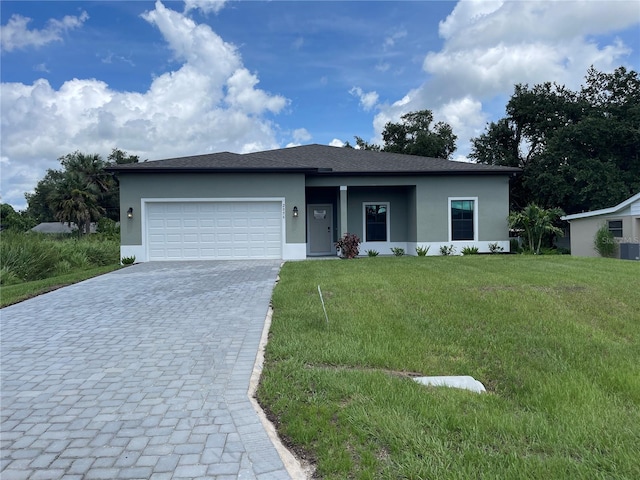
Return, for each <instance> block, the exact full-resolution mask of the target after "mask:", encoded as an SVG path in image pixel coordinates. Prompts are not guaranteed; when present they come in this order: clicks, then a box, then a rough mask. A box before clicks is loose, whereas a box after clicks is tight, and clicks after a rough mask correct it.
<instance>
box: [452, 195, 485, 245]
mask: <svg viewBox="0 0 640 480" xmlns="http://www.w3.org/2000/svg"><path fill="white" fill-rule="evenodd" d="M459 200H472V201H473V240H453V218H451V202H455V201H459ZM447 205H448V211H447V218H448V222H449V227H448V228H449V241H450V242H452V243H465V242H477V241H478V210H479V204H478V197H449V201H448V202H447Z"/></svg>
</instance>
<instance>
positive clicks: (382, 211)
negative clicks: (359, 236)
mask: <svg viewBox="0 0 640 480" xmlns="http://www.w3.org/2000/svg"><path fill="white" fill-rule="evenodd" d="M364 240H365V242H387V241H389V203H388V202H378V203H373V202H370V203H365V204H364Z"/></svg>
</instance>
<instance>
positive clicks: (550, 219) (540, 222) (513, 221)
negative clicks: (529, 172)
mask: <svg viewBox="0 0 640 480" xmlns="http://www.w3.org/2000/svg"><path fill="white" fill-rule="evenodd" d="M561 215H564V212H563V211H562V209H560V208H541V207H539V206H538V205H536V204H535V203H530V204H529V205H527V206H526V207H525V208H523V209H522V211H520V212H511V213H510V214H509V227H510V228H516V229H521V230H523V232H524V234H525V237H526V239H527V243H528V246H529V251H530V252H532V253H535V254H539V253H540V246H541V245H542V237H543V236H544V234H545V233H550V234H554V235H559V236H562V235H563V232H562V229H561V228H559V227H556V226H555V225H554V224H553V223H554V222H555V221H556V220H557V219H558V218H560V216H561Z"/></svg>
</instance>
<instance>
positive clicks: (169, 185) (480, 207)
mask: <svg viewBox="0 0 640 480" xmlns="http://www.w3.org/2000/svg"><path fill="white" fill-rule="evenodd" d="M109 170H110V171H111V172H113V173H114V174H115V175H116V176H117V178H118V181H119V183H120V211H121V254H122V256H123V257H124V256H134V255H135V257H136V260H137V261H143V262H144V261H155V260H192V259H252V258H256V259H258V258H260V259H262V258H280V259H284V260H293V259H304V258H307V257H308V256H323V255H336V249H335V247H334V242H335V241H336V240H337V238H338V237H340V236H342V234H343V233H346V232H349V233H355V234H357V235H358V236H359V237H360V238H361V239H362V244H361V246H360V252H361V254H365V251H366V250H369V249H374V250H377V251H378V252H380V253H381V254H390V253H391V251H390V248H391V247H401V248H404V249H405V251H406V252H407V254H415V249H416V247H417V246H423V247H426V246H428V247H430V250H429V255H438V254H439V248H440V246H441V245H454V246H455V247H456V251H457V252H460V251H461V249H462V248H463V247H465V246H477V247H478V248H479V250H480V251H481V252H486V251H488V246H489V244H490V243H498V244H499V245H500V246H502V247H503V248H504V250H505V251H509V238H508V224H507V217H508V215H509V178H510V177H511V176H513V175H516V174H517V173H518V172H519V171H520V170H519V169H517V168H511V167H498V166H490V165H480V164H472V163H463V162H453V161H448V160H443V159H437V158H425V157H417V156H409V155H400V154H393V153H384V152H374V151H367V150H356V149H349V148H339V147H330V146H323V145H306V146H299V147H292V148H285V149H278V150H270V151H264V152H255V153H248V154H235V153H229V152H222V153H214V154H206V155H197V156H190V157H182V158H170V159H167V160H157V161H150V162H143V163H137V164H126V165H116V166H113V167H110V168H109Z"/></svg>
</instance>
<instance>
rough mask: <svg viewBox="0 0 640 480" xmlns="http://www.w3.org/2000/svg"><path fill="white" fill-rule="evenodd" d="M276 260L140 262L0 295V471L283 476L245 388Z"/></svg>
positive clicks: (12, 475)
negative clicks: (38, 291) (7, 298)
mask: <svg viewBox="0 0 640 480" xmlns="http://www.w3.org/2000/svg"><path fill="white" fill-rule="evenodd" d="M280 266H281V262H279V261H273V260H270V261H260V260H252V261H208V262H155V264H154V262H150V263H146V264H138V265H133V266H131V267H127V268H124V269H120V270H117V271H115V272H111V273H108V274H106V275H101V276H99V277H94V278H92V279H90V280H86V281H84V282H80V283H77V284H74V285H71V286H68V287H64V288H61V289H58V290H55V291H53V292H50V293H47V294H45V295H41V296H39V297H35V298H33V299H30V300H27V301H25V302H21V303H19V304H16V305H12V306H8V307H6V308H3V309H2V311H1V313H0V317H1V319H0V320H1V321H0V324H1V327H2V335H0V341H1V348H0V356H1V363H2V369H0V385H1V387H0V391H1V396H2V402H1V403H2V405H1V407H2V408H1V409H0V417H1V418H0V432H1V434H0V447H1V448H0V477H2V480H12V479H13V480H16V479H36V478H48V479H54V480H55V479H69V480H71V479H72V478H74V479H78V480H80V479H83V480H91V479H132V478H138V479H145V480H164V479H167V480H169V479H171V480H178V479H185V480H186V479H190V480H193V479H197V478H203V479H204V478H206V479H217V480H223V479H224V480H228V479H231V478H233V479H237V478H242V479H246V480H252V479H255V480H276V479H277V480H287V479H290V478H291V475H290V474H289V472H288V471H287V469H286V467H285V465H284V462H283V461H282V459H281V457H280V455H279V454H278V452H277V450H276V448H275V447H274V444H273V442H272V440H271V439H270V438H269V436H268V434H267V432H266V431H265V428H264V427H263V424H262V423H261V420H260V417H259V415H257V413H256V411H255V408H254V406H253V404H252V401H251V398H250V397H249V396H248V390H249V383H250V378H251V375H252V371H253V369H254V366H255V363H256V359H257V352H258V350H259V345H260V339H261V335H262V334H263V333H264V328H265V325H264V323H265V316H266V315H267V314H268V311H269V302H270V300H271V296H272V291H273V287H274V285H275V281H276V279H277V275H278V272H279V269H280Z"/></svg>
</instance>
